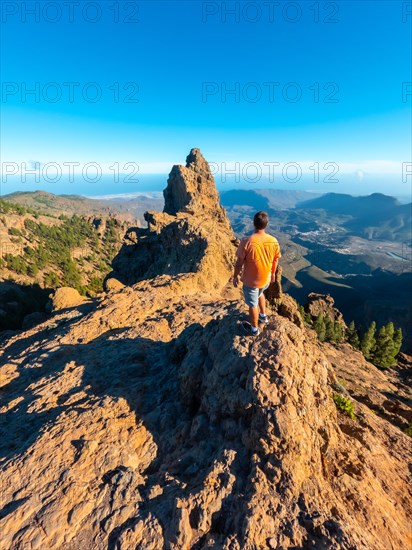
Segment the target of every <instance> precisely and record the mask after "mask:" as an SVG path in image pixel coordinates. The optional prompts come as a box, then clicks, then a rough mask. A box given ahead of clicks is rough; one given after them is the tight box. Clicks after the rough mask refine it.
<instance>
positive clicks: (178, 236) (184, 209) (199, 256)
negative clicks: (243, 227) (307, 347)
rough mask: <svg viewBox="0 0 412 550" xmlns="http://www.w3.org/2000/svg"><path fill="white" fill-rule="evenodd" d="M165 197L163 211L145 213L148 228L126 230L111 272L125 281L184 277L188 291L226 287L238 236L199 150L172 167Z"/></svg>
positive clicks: (170, 281)
mask: <svg viewBox="0 0 412 550" xmlns="http://www.w3.org/2000/svg"><path fill="white" fill-rule="evenodd" d="M164 196H165V207H164V212H163V213H159V212H146V213H145V219H146V221H147V223H148V228H147V229H139V228H132V229H131V230H130V231H129V232H128V233H127V234H126V238H125V244H124V245H123V247H122V249H121V251H120V253H119V255H118V256H117V257H116V258H115V259H114V261H113V273H112V276H113V277H115V278H116V279H118V280H119V281H121V282H122V283H126V284H134V283H136V282H137V281H141V280H147V279H154V278H156V277H159V276H162V275H164V276H166V277H165V280H167V281H168V283H167V284H172V283H173V282H176V276H179V278H180V281H181V282H182V283H184V285H185V287H186V288H185V292H186V293H195V292H198V291H203V290H205V289H210V288H215V289H218V288H221V287H223V286H224V285H225V284H226V283H227V281H228V279H229V277H230V276H231V273H232V269H233V260H234V253H235V250H236V248H235V242H236V239H235V236H234V234H233V231H232V228H231V226H230V223H229V221H228V219H227V217H226V213H225V210H224V208H222V207H221V206H220V204H219V194H218V192H217V190H216V186H215V183H214V180H213V176H212V174H211V172H210V168H209V165H208V164H207V162H206V161H205V159H204V158H203V156H202V154H201V153H200V151H199V150H198V149H192V151H191V152H190V154H189V156H188V157H187V164H186V167H183V166H174V167H173V168H172V171H171V173H170V176H169V179H168V183H167V187H166V189H165V191H164Z"/></svg>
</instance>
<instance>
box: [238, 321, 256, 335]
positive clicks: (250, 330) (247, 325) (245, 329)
mask: <svg viewBox="0 0 412 550" xmlns="http://www.w3.org/2000/svg"><path fill="white" fill-rule="evenodd" d="M242 329H243V332H244V333H245V334H247V335H248V336H258V335H259V334H260V330H259V329H258V328H256V330H253V327H252V325H251V324H250V323H249V322H248V321H243V323H242Z"/></svg>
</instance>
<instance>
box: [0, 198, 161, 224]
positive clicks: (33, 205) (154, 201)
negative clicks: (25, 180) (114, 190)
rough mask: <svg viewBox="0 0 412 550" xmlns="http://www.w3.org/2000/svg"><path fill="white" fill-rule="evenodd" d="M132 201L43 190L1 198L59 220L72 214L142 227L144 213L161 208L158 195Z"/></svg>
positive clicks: (132, 199)
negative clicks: (101, 198) (93, 197)
mask: <svg viewBox="0 0 412 550" xmlns="http://www.w3.org/2000/svg"><path fill="white" fill-rule="evenodd" d="M137 195H138V196H136V197H134V198H120V197H119V198H110V199H105V200H99V199H92V198H87V197H82V196H79V195H54V194H53V193H48V192H46V191H33V192H17V193H10V194H8V195H3V197H2V199H3V200H6V201H10V202H12V203H14V204H19V205H21V206H24V207H26V208H30V209H32V210H35V211H37V212H41V213H42V214H48V215H51V216H56V217H59V216H60V215H61V214H63V215H66V216H72V215H74V214H77V215H83V216H88V217H90V216H95V217H114V216H115V217H116V218H117V219H118V220H120V221H122V222H127V223H129V224H130V225H139V226H140V225H141V224H142V223H143V222H144V218H143V214H144V212H146V210H150V209H152V208H159V209H160V208H163V199H162V197H160V196H159V194H158V193H141V194H137Z"/></svg>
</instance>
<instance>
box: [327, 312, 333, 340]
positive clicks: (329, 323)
mask: <svg viewBox="0 0 412 550" xmlns="http://www.w3.org/2000/svg"><path fill="white" fill-rule="evenodd" d="M325 340H326V342H334V341H335V327H334V325H333V321H332V319H331V318H330V317H329V315H327V316H326V318H325Z"/></svg>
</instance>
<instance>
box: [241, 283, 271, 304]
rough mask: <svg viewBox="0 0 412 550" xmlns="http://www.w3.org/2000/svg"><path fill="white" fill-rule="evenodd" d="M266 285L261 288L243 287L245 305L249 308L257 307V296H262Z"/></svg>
mask: <svg viewBox="0 0 412 550" xmlns="http://www.w3.org/2000/svg"><path fill="white" fill-rule="evenodd" d="M269 284H270V283H268V284H267V285H266V286H264V287H263V288H250V287H249V286H246V285H243V294H244V296H245V302H246V305H247V306H249V307H258V302H259V296H261V295H262V294H263V291H264V290H266V289H267V288H268V287H269Z"/></svg>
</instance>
